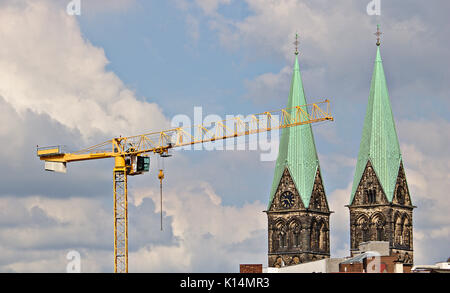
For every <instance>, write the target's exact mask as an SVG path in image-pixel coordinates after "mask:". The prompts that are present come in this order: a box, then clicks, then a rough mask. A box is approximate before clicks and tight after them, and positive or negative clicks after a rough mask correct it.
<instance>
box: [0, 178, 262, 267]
mask: <svg viewBox="0 0 450 293" xmlns="http://www.w3.org/2000/svg"><path fill="white" fill-rule="evenodd" d="M129 194H130V198H131V200H130V202H129V211H130V215H129V218H130V226H129V229H130V230H129V231H130V232H129V235H130V238H129V245H130V253H129V264H130V271H134V272H138V271H139V272H208V271H237V269H238V265H239V263H242V262H243V261H245V260H252V261H255V262H259V263H263V262H265V251H266V241H265V239H264V237H265V234H266V231H265V227H266V216H265V214H264V213H262V211H263V209H264V208H265V206H264V205H263V204H261V203H259V202H254V203H249V204H245V205H244V206H243V207H241V208H238V207H233V206H226V205H222V204H221V198H220V196H219V195H217V194H216V193H215V192H214V190H213V189H212V188H211V186H209V185H208V184H207V183H202V184H200V185H199V186H198V185H197V184H193V185H191V186H185V187H176V188H173V189H170V190H168V191H167V192H165V197H164V208H163V210H164V215H165V216H164V227H165V228H164V229H165V231H164V232H159V231H158V230H159V194H158V193H157V192H156V190H153V189H151V188H145V189H144V188H140V189H136V190H132V191H131V192H130V193H129ZM136 198H140V201H139V205H136V204H134V203H136V202H138V201H136ZM146 199H147V200H151V202H153V203H152V204H150V205H149V204H147V203H149V202H147V203H146ZM109 207H110V206H109V205H105V204H104V203H103V201H102V200H100V199H92V198H69V199H50V198H46V197H42V196H34V197H25V198H14V197H2V198H0V211H1V213H0V226H1V227H2V229H1V230H0V243H1V247H2V251H3V252H4V253H3V254H2V256H0V271H20V272H48V271H56V272H63V271H64V270H65V266H66V264H67V260H66V259H65V255H66V254H67V252H68V251H70V250H72V249H75V250H77V251H80V253H81V256H82V259H81V265H82V270H83V272H88V271H94V272H95V271H97V272H98V271H112V267H113V262H112V239H113V233H112V222H111V214H112V211H110V210H109ZM248 241H250V242H251V241H254V242H256V243H257V245H256V246H255V245H252V246H251V247H249V246H247V245H245V243H246V242H248ZM243 243H244V245H243ZM21 252H23V253H21Z"/></svg>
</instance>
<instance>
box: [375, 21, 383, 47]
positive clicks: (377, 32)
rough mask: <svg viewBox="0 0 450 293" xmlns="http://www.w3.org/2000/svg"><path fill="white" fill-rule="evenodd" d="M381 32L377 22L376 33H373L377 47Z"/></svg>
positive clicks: (379, 43)
mask: <svg viewBox="0 0 450 293" xmlns="http://www.w3.org/2000/svg"><path fill="white" fill-rule="evenodd" d="M382 34H383V33H382V32H381V31H380V25H379V24H377V31H376V33H374V35H375V36H377V46H378V47H379V46H380V45H381V42H380V39H381V35H382Z"/></svg>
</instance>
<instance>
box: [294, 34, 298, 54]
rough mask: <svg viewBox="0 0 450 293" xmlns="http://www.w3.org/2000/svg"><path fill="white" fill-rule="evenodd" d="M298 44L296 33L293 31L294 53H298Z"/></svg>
mask: <svg viewBox="0 0 450 293" xmlns="http://www.w3.org/2000/svg"><path fill="white" fill-rule="evenodd" d="M298 44H299V41H298V33H295V42H294V45H295V55H298Z"/></svg>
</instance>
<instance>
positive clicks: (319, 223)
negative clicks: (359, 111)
mask: <svg viewBox="0 0 450 293" xmlns="http://www.w3.org/2000/svg"><path fill="white" fill-rule="evenodd" d="M306 104H307V103H306V99H305V94H304V91H303V84H302V79H301V74H300V69H299V65H298V51H297V50H296V52H295V62H294V72H293V74H292V81H291V90H290V93H289V100H288V105H287V108H293V107H296V106H300V105H306ZM266 213H267V218H268V240H269V241H268V242H269V249H268V265H269V267H280V266H284V265H292V264H299V263H304V262H309V261H314V260H319V259H323V258H328V257H329V256H330V235H329V218H330V210H329V208H328V202H327V199H326V196H325V189H324V187H323V182H322V176H321V172H320V166H319V159H318V157H317V152H316V146H315V143H314V137H313V132H312V128H311V125H310V124H306V125H299V126H295V127H289V128H285V129H283V131H282V134H281V141H280V146H279V151H278V158H277V163H276V167H275V174H274V179H273V183H272V189H271V192H270V200H269V205H268V208H267V211H266Z"/></svg>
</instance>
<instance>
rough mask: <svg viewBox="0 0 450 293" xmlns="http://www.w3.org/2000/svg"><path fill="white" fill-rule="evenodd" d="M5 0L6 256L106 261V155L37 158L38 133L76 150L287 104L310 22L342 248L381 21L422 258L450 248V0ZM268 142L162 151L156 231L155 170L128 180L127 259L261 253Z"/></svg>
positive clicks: (304, 55)
mask: <svg viewBox="0 0 450 293" xmlns="http://www.w3.org/2000/svg"><path fill="white" fill-rule="evenodd" d="M69 2H70V1H69V0H33V1H32V0H0V40H1V45H0V138H1V139H2V141H3V143H2V147H3V151H2V152H1V153H0V159H1V160H2V162H3V167H2V169H1V176H0V186H1V188H0V248H1V250H2V254H1V255H0V271H2V272H64V271H65V270H66V265H67V263H68V260H67V259H66V255H67V253H68V252H69V251H71V250H76V251H78V252H80V254H81V270H82V271H83V272H112V271H113V221H112V220H113V213H112V208H113V201H112V166H113V162H111V161H109V160H105V161H98V162H97V161H93V162H84V163H74V164H71V165H69V166H68V167H69V168H68V173H67V174H55V173H50V172H44V170H43V164H42V163H41V162H40V161H39V160H38V158H37V157H36V153H35V152H36V145H41V146H44V145H66V146H67V148H69V149H70V150H77V149H80V148H82V147H84V146H89V145H93V144H96V143H98V142H102V141H104V140H106V139H108V138H111V137H116V136H119V135H122V136H124V135H134V134H139V133H141V132H148V131H155V130H161V129H165V128H167V127H169V126H170V123H171V121H172V118H173V117H175V116H176V115H180V114H182V115H187V116H189V117H192V119H193V113H194V107H195V106H200V107H202V110H203V115H208V114H215V115H219V116H220V117H223V118H225V115H227V114H233V115H237V114H243V115H246V114H249V113H259V112H262V111H266V110H273V109H279V108H282V107H284V106H285V105H286V103H287V97H288V93H289V82H290V76H291V72H292V65H293V61H294V54H293V52H294V47H293V45H292V43H293V41H294V36H295V33H296V32H298V33H299V34H300V55H299V56H300V59H299V61H300V67H301V71H302V75H303V82H304V87H305V92H306V95H307V99H308V101H310V102H316V101H321V100H323V99H324V98H328V99H330V101H331V103H332V113H333V115H334V117H335V122H330V123H322V124H318V125H314V126H313V129H314V134H315V138H316V146H317V150H318V152H319V157H320V164H321V169H322V172H323V179H324V184H325V188H326V193H327V196H328V200H329V203H330V207H331V209H332V210H333V211H335V213H334V214H332V216H331V236H332V237H331V253H332V257H342V256H347V255H348V254H349V233H348V227H349V223H348V222H349V220H348V210H347V208H345V207H344V205H346V204H347V203H348V201H349V197H350V189H351V183H352V179H353V173H354V168H355V164H356V157H357V154H358V147H359V140H360V136H361V131H362V127H363V119H364V114H365V108H366V105H367V98H368V95H369V87H370V80H371V74H372V69H373V62H374V59H375V52H376V46H375V42H376V40H375V37H374V35H373V33H374V31H375V30H376V24H377V23H380V24H381V27H382V31H383V33H384V34H383V40H382V51H381V54H382V57H383V62H384V68H385V72H386V76H387V80H388V87H389V91H390V96H391V103H392V107H393V112H394V116H395V121H396V124H397V132H398V136H399V139H400V145H401V149H402V154H403V158H404V165H405V168H406V175H407V178H408V184H409V188H410V192H411V195H412V199H413V202H414V204H415V205H416V206H418V208H417V209H416V210H415V212H414V250H415V263H416V264H431V263H434V262H437V261H442V260H446V259H447V258H448V257H449V256H450V251H449V249H448V247H449V246H448V243H450V216H449V213H448V211H449V210H450V201H449V200H448V197H447V195H448V190H449V189H450V184H449V182H450V172H449V171H450V153H449V152H448V147H449V145H450V118H449V113H450V101H449V97H450V83H449V80H450V76H449V71H448V68H450V50H449V46H450V41H449V39H448V35H449V33H450V23H449V21H448V20H447V13H448V11H449V10H450V3H448V1H446V0H435V1H419V0H408V1H406V0H391V1H386V0H381V4H382V5H381V15H380V16H369V15H368V14H367V13H366V6H367V4H368V3H369V0H367V1H366V0H345V1H344V0H340V1H325V0H304V1H302V0H297V1H296V0H279V1H273V0H271V1H269V0H267V1H264V0H245V1H238V0H195V1H194V0H193V1H188V0H169V1H156V0H155V1H144V0H108V1H106V0H81V1H80V3H81V15H79V16H72V15H68V14H67V11H66V6H67V5H68V4H69ZM261 153H262V151H249V150H247V151H245V150H244V151H242V150H241V151H177V152H174V155H173V156H172V157H171V158H169V159H167V160H166V162H165V168H166V179H165V182H164V184H165V185H164V189H165V195H164V209H163V210H164V222H163V225H164V231H163V232H161V231H160V230H159V227H160V224H159V211H160V210H159V182H158V180H157V175H156V174H157V173H156V172H155V169H156V168H157V162H156V161H157V160H156V158H155V159H154V160H153V161H152V172H151V173H149V174H146V175H144V176H137V177H133V178H131V179H130V181H129V190H130V194H129V196H130V203H129V270H130V272H237V271H238V270H239V264H240V263H262V264H263V265H267V236H266V221H267V220H266V216H265V214H264V213H263V212H262V211H263V210H265V208H266V206H267V201H268V199H269V192H270V187H271V184H272V176H273V170H274V163H275V162H274V161H261V156H260V155H261Z"/></svg>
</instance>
